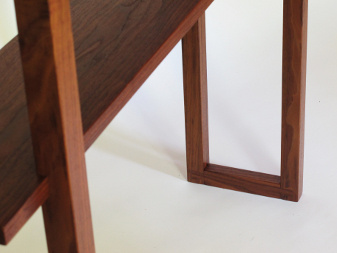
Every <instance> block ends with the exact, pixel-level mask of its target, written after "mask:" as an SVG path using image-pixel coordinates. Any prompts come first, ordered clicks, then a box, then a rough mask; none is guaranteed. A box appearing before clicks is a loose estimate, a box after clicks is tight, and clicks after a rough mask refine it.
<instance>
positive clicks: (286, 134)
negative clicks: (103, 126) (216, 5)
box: [182, 0, 308, 201]
mask: <svg viewBox="0 0 337 253" xmlns="http://www.w3.org/2000/svg"><path fill="white" fill-rule="evenodd" d="M307 15H308V0H284V14H283V19H284V21H283V78H282V148H281V150H282V153H281V176H275V175H268V174H264V173H259V172H252V171H247V170H241V169H235V168H230V167H225V166H220V165H214V164H210V163H209V144H208V115H207V99H208V98H207V74H206V72H207V67H206V39H205V36H206V35H205V16H202V17H201V18H200V19H199V20H198V22H197V23H196V24H195V25H194V27H193V28H192V29H191V30H190V31H189V32H188V33H187V34H186V36H185V37H184V38H183V41H182V47H183V67H184V93H185V118H186V149H187V151H186V153H187V174H188V181H190V182H194V183H199V184H206V185H210V186H215V187H220V188H225V189H231V190H236V191H242V192H247V193H253V194H259V195H263V196H268V197H274V198H280V199H284V200H290V201H298V200H299V199H300V197H301V195H302V189H303V153H304V116H305V86H306V55H307V52H306V51H307Z"/></svg>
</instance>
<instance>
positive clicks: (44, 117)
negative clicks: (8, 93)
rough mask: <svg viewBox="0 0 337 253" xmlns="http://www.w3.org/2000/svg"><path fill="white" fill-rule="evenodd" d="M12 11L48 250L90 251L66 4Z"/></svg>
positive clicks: (43, 3) (45, 2) (46, 1)
mask: <svg viewBox="0 0 337 253" xmlns="http://www.w3.org/2000/svg"><path fill="white" fill-rule="evenodd" d="M15 7H16V14H17V22H18V28H19V40H20V49H21V58H22V66H23V72H24V79H25V90H26V96H27V105H28V113H29V121H30V128H31V134H32V141H33V149H34V155H35V162H36V167H37V169H38V173H39V174H40V175H42V176H48V180H49V186H50V196H49V198H48V199H47V201H46V202H45V204H44V205H43V214H44V221H45V228H46V235H47V241H48V249H49V252H53V253H94V252H95V249H94V241H93V230H92V224H91V213H90V205H89V194H88V185H87V175H86V166H85V159H84V143H83V130H82V120H81V111H80V103H79V93H78V85H77V76H76V66H75V56H74V46H73V36H72V30H71V28H72V27H71V18H70V8H69V1H68V0H36V1H26V0H15Z"/></svg>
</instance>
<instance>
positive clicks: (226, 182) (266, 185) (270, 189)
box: [195, 164, 294, 200]
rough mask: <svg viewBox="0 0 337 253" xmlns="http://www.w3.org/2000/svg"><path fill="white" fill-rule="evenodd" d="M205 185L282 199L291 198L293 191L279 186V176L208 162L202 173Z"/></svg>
mask: <svg viewBox="0 0 337 253" xmlns="http://www.w3.org/2000/svg"><path fill="white" fill-rule="evenodd" d="M195 176H196V177H197V176H199V177H202V178H203V180H204V184H205V185H209V186H215V187H220V188H224V189H229V190H235V191H241V192H246V193H252V194H257V195H262V196H266V197H272V198H278V199H283V200H293V195H294V193H293V192H292V191H289V190H284V189H282V188H281V177H280V176H276V175H270V174H265V173H261V172H255V171H249V170H242V169H236V168H231V167H226V166H220V165H215V164H208V165H207V166H206V168H205V170H204V172H203V173H202V174H199V175H195Z"/></svg>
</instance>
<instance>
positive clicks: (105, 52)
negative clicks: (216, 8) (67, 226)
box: [0, 0, 212, 243]
mask: <svg viewBox="0 0 337 253" xmlns="http://www.w3.org/2000/svg"><path fill="white" fill-rule="evenodd" d="M211 2H212V0H186V1H178V0H170V1H169V0H164V1H149V0H148V1H132V2H130V1H127V0H114V1H111V0H99V1H97V0H88V1H79V0H71V13H72V19H73V22H72V23H73V32H74V41H75V56H76V63H77V73H78V80H79V90H80V102H81V109H82V118H83V130H84V145H85V148H86V149H88V148H89V147H90V146H91V144H92V143H93V142H94V141H95V139H96V138H97V137H98V136H99V134H100V133H101V132H102V131H103V130H104V128H105V127H106V126H107V125H108V124H109V123H110V121H111V120H112V119H113V118H114V117H115V116H116V114H117V113H118V112H119V111H120V110H121V108H122V107H123V106H124V105H125V104H126V103H127V101H128V100H129V99H130V98H131V97H132V96H133V94H134V93H135V92H136V91H137V90H138V88H139V87H140V86H141V84H142V83H143V82H144V81H145V80H146V79H147V77H148V76H149V75H150V74H151V73H152V71H153V70H154V69H155V68H156V67H157V66H158V65H159V63H160V62H161V61H162V60H163V59H164V58H165V56H166V55H167V54H168V53H169V52H170V50H171V49H172V48H173V47H174V46H175V45H176V44H177V43H178V42H179V40H180V39H181V38H182V37H183V36H184V35H185V34H186V33H187V31H188V30H189V29H190V28H191V27H192V26H193V24H194V23H195V22H196V21H197V20H198V18H199V17H200V16H201V15H202V14H203V13H204V11H205V10H206V8H207V7H208V6H209V5H210V3H211ZM107 31H108V32H107ZM0 98H1V104H0V118H1V121H0V183H1V184H0V185H1V191H0V231H1V232H0V237H1V238H4V237H5V236H1V233H2V234H3V233H6V234H9V231H8V230H7V229H5V228H8V224H10V223H11V222H12V221H13V219H14V217H16V214H17V213H19V214H21V210H22V207H23V206H24V205H32V206H39V205H41V204H43V203H44V201H45V196H44V195H41V198H33V199H32V198H30V196H31V195H32V193H33V192H36V191H38V189H40V188H41V187H42V186H43V185H42V182H43V178H41V177H40V176H38V175H37V174H36V171H35V163H34V159H33V150H32V144H31V142H32V140H31V137H30V131H29V123H28V115H27V108H26V107H27V105H26V97H25V92H24V82H23V74H22V67H21V59H20V52H19V43H18V38H14V39H13V40H12V41H11V42H10V43H9V44H7V45H6V46H5V47H4V48H2V49H1V50H0ZM18 157H20V158H18ZM31 201H34V202H31ZM26 211H27V214H28V213H29V214H30V215H32V214H33V211H32V209H27V210H26ZM30 215H25V216H23V217H28V216H30ZM27 219H28V218H27ZM27 219H26V220H27ZM26 220H25V221H26ZM23 223H24V222H23ZM23 223H22V224H23ZM16 232H18V230H15V231H14V230H12V231H11V232H10V234H13V235H14V234H15V233H16ZM7 238H8V237H7ZM6 242H8V240H7V241H6ZM2 243H4V242H2Z"/></svg>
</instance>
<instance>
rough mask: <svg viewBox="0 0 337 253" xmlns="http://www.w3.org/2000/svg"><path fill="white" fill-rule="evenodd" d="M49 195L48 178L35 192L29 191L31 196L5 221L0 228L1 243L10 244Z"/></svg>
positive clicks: (42, 181)
mask: <svg viewBox="0 0 337 253" xmlns="http://www.w3.org/2000/svg"><path fill="white" fill-rule="evenodd" d="M48 197H49V183H48V179H47V178H45V179H43V180H41V182H40V184H39V185H38V187H37V188H36V189H35V191H34V192H29V197H28V198H27V199H26V202H24V203H23V204H22V205H21V208H20V209H19V210H18V211H17V212H16V213H15V214H14V216H12V217H11V218H10V219H8V220H7V221H5V222H3V224H5V226H3V227H2V228H1V230H0V243H1V244H4V245H6V244H8V243H9V242H10V241H11V240H12V239H13V237H14V236H15V235H16V233H17V231H19V230H20V229H21V228H22V227H23V225H25V224H26V222H27V220H28V219H29V218H30V217H31V216H32V215H33V214H34V213H35V212H36V210H37V209H38V208H39V207H40V206H41V204H42V203H44V202H45V201H46V200H47V198H48Z"/></svg>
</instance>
